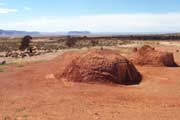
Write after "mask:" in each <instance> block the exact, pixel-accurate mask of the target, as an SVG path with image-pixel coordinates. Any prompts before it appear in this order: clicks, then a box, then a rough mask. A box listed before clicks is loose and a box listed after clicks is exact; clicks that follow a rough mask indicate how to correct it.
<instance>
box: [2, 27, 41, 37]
mask: <svg viewBox="0 0 180 120" xmlns="http://www.w3.org/2000/svg"><path fill="white" fill-rule="evenodd" d="M27 34H28V35H39V34H40V33H39V32H36V31H35V32H27V31H17V30H1V29H0V36H11V35H27Z"/></svg>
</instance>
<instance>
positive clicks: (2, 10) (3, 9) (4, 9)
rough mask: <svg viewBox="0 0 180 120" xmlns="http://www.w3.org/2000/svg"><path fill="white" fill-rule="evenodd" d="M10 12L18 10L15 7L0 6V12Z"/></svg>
mask: <svg viewBox="0 0 180 120" xmlns="http://www.w3.org/2000/svg"><path fill="white" fill-rule="evenodd" d="M12 12H18V10H17V9H11V8H1V7H0V14H7V13H12Z"/></svg>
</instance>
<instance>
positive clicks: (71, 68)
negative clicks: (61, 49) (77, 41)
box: [55, 49, 142, 84]
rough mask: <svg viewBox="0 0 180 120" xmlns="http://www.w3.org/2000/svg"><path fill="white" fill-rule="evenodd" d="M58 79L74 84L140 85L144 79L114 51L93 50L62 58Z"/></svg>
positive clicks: (65, 54)
mask: <svg viewBox="0 0 180 120" xmlns="http://www.w3.org/2000/svg"><path fill="white" fill-rule="evenodd" d="M59 60H61V61H64V62H63V64H60V66H59V68H60V70H59V72H58V73H56V75H55V76H56V78H58V79H65V80H67V81H74V82H88V83H89V82H110V83H118V84H138V83H139V82H140V81H141V79H142V77H141V74H140V73H139V72H138V71H137V69H136V68H135V66H134V65H133V64H132V63H131V62H129V61H128V60H127V59H126V58H125V57H123V56H121V55H120V54H119V53H118V52H116V51H113V50H107V49H104V50H100V49H92V50H88V51H86V52H67V53H64V54H63V55H62V56H61V59H59Z"/></svg>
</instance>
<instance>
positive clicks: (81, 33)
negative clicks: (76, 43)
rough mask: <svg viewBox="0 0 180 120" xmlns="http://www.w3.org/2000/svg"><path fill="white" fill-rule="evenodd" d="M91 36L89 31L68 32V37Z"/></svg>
mask: <svg viewBox="0 0 180 120" xmlns="http://www.w3.org/2000/svg"><path fill="white" fill-rule="evenodd" d="M88 34H91V32H89V31H69V32H68V35H88Z"/></svg>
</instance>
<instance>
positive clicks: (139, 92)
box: [0, 53, 180, 120]
mask: <svg viewBox="0 0 180 120" xmlns="http://www.w3.org/2000/svg"><path fill="white" fill-rule="evenodd" d="M179 56H180V54H178V53H176V55H175V57H176V60H179V61H180V59H179ZM179 61H178V62H179ZM51 64H52V63H51V62H43V63H32V64H29V65H26V66H25V67H23V68H16V67H14V66H9V67H7V69H9V70H10V71H9V72H1V73H0V119H2V120H14V119H16V120H72V119H73V120H96V119H97V120H128V119H131V120H147V119H148V120H179V119H180V114H179V111H180V92H179V91H180V78H179V74H180V68H178V67H176V68H166V67H148V66H146V67H145V66H144V67H143V66H137V69H138V70H139V71H140V72H141V73H142V74H143V76H144V79H143V81H142V83H141V84H140V85H134V86H123V85H115V84H112V85H107V84H95V83H94V84H84V83H71V82H66V81H60V80H56V79H55V78H54V75H53V74H52V73H53V72H54V71H56V68H54V67H53V66H51ZM47 66H48V67H47Z"/></svg>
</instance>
